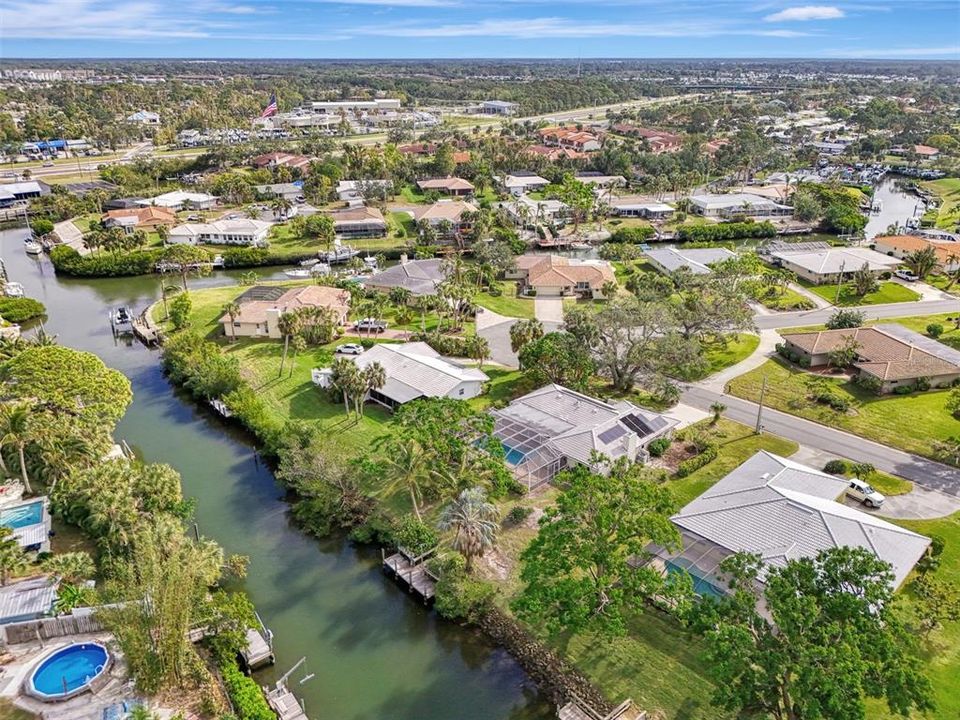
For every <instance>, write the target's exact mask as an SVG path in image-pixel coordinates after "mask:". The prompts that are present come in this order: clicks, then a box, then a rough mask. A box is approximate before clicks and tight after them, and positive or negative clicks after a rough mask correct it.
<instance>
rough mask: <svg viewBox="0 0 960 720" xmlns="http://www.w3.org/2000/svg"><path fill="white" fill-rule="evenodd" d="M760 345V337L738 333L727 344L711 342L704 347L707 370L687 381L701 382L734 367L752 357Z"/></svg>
mask: <svg viewBox="0 0 960 720" xmlns="http://www.w3.org/2000/svg"><path fill="white" fill-rule="evenodd" d="M759 344H760V336H759V335H753V334H751V333H740V334H739V335H737V336H736V337H735V338H733V339H732V340H728V341H727V342H725V343H723V342H716V341H715V342H711V343H707V344H705V345H704V353H703V354H704V357H705V358H706V360H707V363H708V364H707V369H706V372H704V373H703V374H702V375H699V376H697V377H693V378H685V379H688V380H701V379H703V378H705V377H707V376H709V375H713V374H714V373H718V372H720V371H721V370H725V369H726V368H728V367H730V366H731V365H736V364H737V363H738V362H740V361H742V360H746V359H747V358H748V357H750V356H751V355H753V352H754V351H755V350H756V349H757V346H758V345H759Z"/></svg>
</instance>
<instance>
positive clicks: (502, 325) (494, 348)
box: [477, 301, 562, 368]
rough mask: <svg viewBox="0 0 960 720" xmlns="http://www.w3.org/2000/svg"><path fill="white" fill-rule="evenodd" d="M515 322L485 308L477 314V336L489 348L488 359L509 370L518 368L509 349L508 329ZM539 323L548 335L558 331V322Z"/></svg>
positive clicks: (514, 355)
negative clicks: (482, 339)
mask: <svg viewBox="0 0 960 720" xmlns="http://www.w3.org/2000/svg"><path fill="white" fill-rule="evenodd" d="M561 302H562V301H561ZM561 317H562V312H561ZM515 322H517V318H515V317H508V316H506V315H498V314H497V313H495V312H493V311H492V310H487V309H486V308H481V312H478V313H477V335H479V336H480V337H482V338H486V340H487V344H488V345H489V346H490V359H491V360H493V361H494V362H496V363H500V364H501V365H506V366H507V367H511V368H515V367H519V366H520V361H519V359H518V358H517V354H516V353H515V352H514V351H513V350H512V349H511V348H510V328H511V327H513V324H514V323H515ZM541 322H543V330H544V332H548V333H549V332H554V331H556V330H559V329H560V325H561V323H559V322H550V321H541Z"/></svg>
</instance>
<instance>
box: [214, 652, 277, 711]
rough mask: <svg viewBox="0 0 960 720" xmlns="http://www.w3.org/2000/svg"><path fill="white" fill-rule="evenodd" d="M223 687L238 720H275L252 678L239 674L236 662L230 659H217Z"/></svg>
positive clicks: (261, 692)
mask: <svg viewBox="0 0 960 720" xmlns="http://www.w3.org/2000/svg"><path fill="white" fill-rule="evenodd" d="M218 661H219V664H220V673H221V675H222V676H223V685H224V688H225V689H226V691H227V695H229V696H230V702H231V703H233V709H234V711H235V713H236V716H237V718H239V720H276V717H277V716H276V714H275V713H274V712H273V710H271V709H270V706H269V705H267V700H266V698H264V697H263V691H262V690H260V686H259V685H257V683H256V681H255V680H254V679H253V678H250V677H247V676H246V675H244V674H243V673H242V672H240V667H239V666H238V665H237V661H236V660H234V659H233V658H230V657H222V658H218Z"/></svg>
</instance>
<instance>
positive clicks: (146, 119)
mask: <svg viewBox="0 0 960 720" xmlns="http://www.w3.org/2000/svg"><path fill="white" fill-rule="evenodd" d="M127 122H128V123H136V124H138V125H159V124H160V115H159V113H155V112H151V111H150V110H137V111H136V112H135V113H133V114H132V115H127Z"/></svg>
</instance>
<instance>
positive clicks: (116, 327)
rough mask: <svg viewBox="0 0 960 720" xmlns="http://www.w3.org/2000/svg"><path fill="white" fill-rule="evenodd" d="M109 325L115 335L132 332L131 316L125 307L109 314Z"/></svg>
mask: <svg viewBox="0 0 960 720" xmlns="http://www.w3.org/2000/svg"><path fill="white" fill-rule="evenodd" d="M110 324H111V325H112V326H113V331H114V332H115V333H129V332H133V315H131V314H130V311H129V310H127V308H125V307H118V308H117V309H116V310H114V311H113V312H112V313H110Z"/></svg>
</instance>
